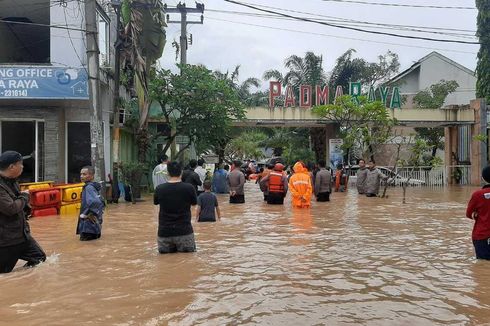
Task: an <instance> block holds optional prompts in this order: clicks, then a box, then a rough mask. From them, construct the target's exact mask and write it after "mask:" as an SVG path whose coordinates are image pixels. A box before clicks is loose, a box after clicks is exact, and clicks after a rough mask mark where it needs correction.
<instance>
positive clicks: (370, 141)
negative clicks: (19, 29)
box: [313, 95, 396, 159]
mask: <svg viewBox="0 0 490 326" xmlns="http://www.w3.org/2000/svg"><path fill="white" fill-rule="evenodd" d="M313 113H314V114H316V115H318V116H319V117H321V118H323V119H325V120H328V121H333V122H335V123H337V124H338V126H339V127H340V131H339V133H340V138H342V140H343V146H342V147H343V149H344V150H345V151H346V155H347V157H349V153H350V151H351V150H352V149H353V148H354V147H358V148H360V149H361V151H362V154H363V156H362V157H371V158H372V159H373V158H374V155H375V154H376V152H377V150H379V145H381V144H385V143H386V141H387V140H388V139H389V137H390V135H391V130H392V128H393V126H395V124H396V120H394V119H391V118H390V117H389V114H388V111H387V110H386V108H385V106H384V105H383V103H382V102H380V101H375V102H369V101H368V99H367V98H366V97H365V96H361V97H359V98H358V100H357V101H356V100H354V99H353V98H352V97H351V96H349V95H344V96H341V97H338V98H337V99H336V101H335V103H334V104H328V105H322V106H317V107H315V108H314V109H313Z"/></svg>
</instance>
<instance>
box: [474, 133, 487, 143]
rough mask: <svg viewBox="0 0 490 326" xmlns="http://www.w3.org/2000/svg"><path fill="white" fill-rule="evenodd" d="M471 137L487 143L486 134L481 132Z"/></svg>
mask: <svg viewBox="0 0 490 326" xmlns="http://www.w3.org/2000/svg"><path fill="white" fill-rule="evenodd" d="M473 139H474V140H476V141H479V142H482V143H487V141H488V136H487V135H483V134H479V135H475V136H473Z"/></svg>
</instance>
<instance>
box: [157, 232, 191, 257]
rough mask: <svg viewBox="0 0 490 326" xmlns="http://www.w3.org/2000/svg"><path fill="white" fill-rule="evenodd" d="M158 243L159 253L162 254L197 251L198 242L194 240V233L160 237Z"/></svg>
mask: <svg viewBox="0 0 490 326" xmlns="http://www.w3.org/2000/svg"><path fill="white" fill-rule="evenodd" d="M157 242H158V252H159V253H161V254H169V253H172V252H194V251H196V241H195V239H194V233H191V234H187V235H179V236H176V237H158V238H157Z"/></svg>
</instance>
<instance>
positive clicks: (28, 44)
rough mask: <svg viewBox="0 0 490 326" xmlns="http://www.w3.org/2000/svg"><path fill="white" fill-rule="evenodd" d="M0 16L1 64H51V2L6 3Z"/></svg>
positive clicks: (0, 5) (1, 3)
mask: <svg viewBox="0 0 490 326" xmlns="http://www.w3.org/2000/svg"><path fill="white" fill-rule="evenodd" d="M0 13H1V14H0V17H1V18H2V20H4V21H8V22H0V40H2V46H0V63H49V62H50V28H49V24H50V1H49V0H15V1H14V0H4V1H0ZM30 24H40V25H30ZM42 25H46V26H42Z"/></svg>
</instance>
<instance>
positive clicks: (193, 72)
mask: <svg viewBox="0 0 490 326" xmlns="http://www.w3.org/2000/svg"><path fill="white" fill-rule="evenodd" d="M180 68H181V73H180V74H173V73H172V72H170V71H169V70H163V69H162V70H160V71H158V72H157V74H156V76H155V78H154V79H153V80H152V81H151V83H150V98H151V99H152V100H154V101H157V102H158V103H159V104H160V107H161V109H162V116H163V119H164V120H165V122H167V123H170V122H173V123H174V125H175V132H174V133H173V134H172V135H171V136H169V137H167V144H166V145H165V148H164V149H163V152H166V150H167V149H168V148H169V147H170V145H171V143H172V141H173V140H174V139H175V137H176V136H179V135H182V136H187V137H189V141H194V142H195V143H196V144H197V146H198V147H199V148H201V149H203V148H209V147H212V146H213V145H216V144H217V143H222V142H223V139H227V138H229V133H230V131H231V122H232V121H233V120H239V119H242V118H243V117H244V116H245V111H244V107H243V105H242V103H241V102H240V99H239V96H238V91H237V90H236V89H235V88H234V87H232V85H230V83H229V81H228V80H227V79H222V78H217V77H216V75H215V74H214V73H213V72H212V71H210V70H208V69H207V68H206V67H204V66H193V65H185V66H180ZM189 144H190V143H189ZM189 144H188V145H189Z"/></svg>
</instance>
